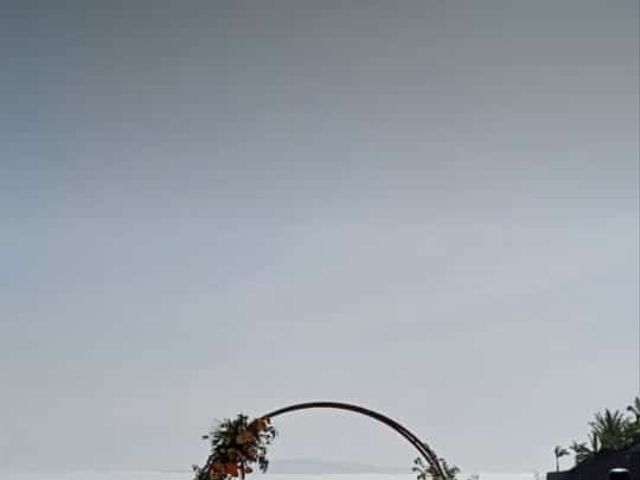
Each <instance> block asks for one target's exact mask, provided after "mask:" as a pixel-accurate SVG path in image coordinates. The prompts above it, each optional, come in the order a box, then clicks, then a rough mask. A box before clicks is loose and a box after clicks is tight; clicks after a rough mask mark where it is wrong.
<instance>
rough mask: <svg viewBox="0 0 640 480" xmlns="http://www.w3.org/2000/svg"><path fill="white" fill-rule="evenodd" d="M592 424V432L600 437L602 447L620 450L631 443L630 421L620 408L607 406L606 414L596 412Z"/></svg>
mask: <svg viewBox="0 0 640 480" xmlns="http://www.w3.org/2000/svg"><path fill="white" fill-rule="evenodd" d="M590 425H591V432H592V433H593V434H594V435H596V436H597V437H598V440H599V441H600V445H601V447H602V448H606V449H611V450H619V449H621V448H624V447H626V446H627V445H628V444H629V441H630V433H631V431H630V428H629V421H628V420H627V419H626V418H625V417H624V415H623V414H622V413H621V412H620V411H619V410H614V411H611V410H609V409H608V408H607V409H606V410H605V411H604V414H603V413H600V412H598V413H596V414H595V417H594V420H593V421H592V422H591V423H590Z"/></svg>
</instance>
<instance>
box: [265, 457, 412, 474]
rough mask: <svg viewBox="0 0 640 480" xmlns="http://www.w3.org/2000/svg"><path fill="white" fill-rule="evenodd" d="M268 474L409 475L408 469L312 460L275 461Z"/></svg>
mask: <svg viewBox="0 0 640 480" xmlns="http://www.w3.org/2000/svg"><path fill="white" fill-rule="evenodd" d="M269 473H274V474H290V473H297V474H304V473H306V474H312V475H326V474H346V473H389V474H397V473H411V471H410V469H406V470H402V469H399V468H393V467H381V466H379V465H366V464H361V463H350V462H329V461H323V460H313V459H295V460H276V461H273V462H272V463H271V464H270V465H269Z"/></svg>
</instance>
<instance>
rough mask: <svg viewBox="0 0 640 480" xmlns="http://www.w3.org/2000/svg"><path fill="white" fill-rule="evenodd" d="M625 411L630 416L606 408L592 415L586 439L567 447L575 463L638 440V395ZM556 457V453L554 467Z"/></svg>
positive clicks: (639, 417)
mask: <svg viewBox="0 0 640 480" xmlns="http://www.w3.org/2000/svg"><path fill="white" fill-rule="evenodd" d="M625 411H626V412H628V413H630V414H631V416H629V415H625V413H624V412H621V411H620V410H609V409H608V408H607V409H605V410H604V411H603V412H597V413H596V414H595V415H594V417H593V420H592V421H591V422H589V427H590V428H591V431H590V432H589V436H588V441H587V442H576V441H574V442H573V443H572V444H571V446H570V447H569V448H570V450H571V451H572V452H573V454H574V456H575V461H576V464H578V463H581V462H584V461H585V460H587V459H589V458H591V457H593V456H594V455H597V454H598V452H600V451H603V450H622V449H625V448H627V447H628V446H630V445H631V444H632V443H634V442H637V441H640V397H635V398H634V399H633V403H632V404H631V405H629V406H628V407H627V408H626V410H625ZM556 448H558V447H556ZM554 452H555V450H554ZM558 458H559V456H558V455H556V467H557V460H558Z"/></svg>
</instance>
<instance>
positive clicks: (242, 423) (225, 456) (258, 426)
mask: <svg viewBox="0 0 640 480" xmlns="http://www.w3.org/2000/svg"><path fill="white" fill-rule="evenodd" d="M275 437H276V430H275V429H274V428H273V427H272V426H271V425H270V422H269V420H268V419H266V418H258V419H256V420H253V421H251V422H249V418H248V417H247V416H246V415H242V414H240V415H238V416H237V417H236V418H235V419H226V420H223V421H222V422H220V423H219V424H218V425H217V426H216V427H215V428H214V429H212V430H211V432H210V433H209V434H208V435H205V436H203V437H202V438H203V439H205V440H209V441H210V442H211V454H210V455H209V458H208V459H207V462H206V463H205V465H204V466H203V467H198V466H194V467H193V470H194V473H195V480H228V479H230V478H237V477H240V478H245V475H246V474H249V473H251V472H253V470H254V466H257V468H258V469H259V470H260V471H262V472H266V471H267V468H268V467H269V460H268V459H267V447H268V446H269V445H270V444H271V442H272V441H273V439H274V438H275Z"/></svg>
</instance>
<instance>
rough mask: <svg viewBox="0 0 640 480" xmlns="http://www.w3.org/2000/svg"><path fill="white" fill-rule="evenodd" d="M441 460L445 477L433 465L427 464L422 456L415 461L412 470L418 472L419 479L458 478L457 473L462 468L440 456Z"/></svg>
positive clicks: (451, 479) (454, 479)
mask: <svg viewBox="0 0 640 480" xmlns="http://www.w3.org/2000/svg"><path fill="white" fill-rule="evenodd" d="M439 460H440V465H442V469H443V470H444V474H445V478H444V479H441V478H440V476H439V475H438V474H437V472H436V470H435V468H434V467H433V465H427V464H425V462H424V460H423V459H422V458H416V459H415V460H414V461H413V468H412V469H411V471H412V472H414V473H417V474H418V477H417V479H418V480H456V475H457V474H458V473H459V472H460V469H459V468H458V467H456V466H455V465H449V463H448V462H447V461H446V460H445V459H444V458H440V459H439Z"/></svg>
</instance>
